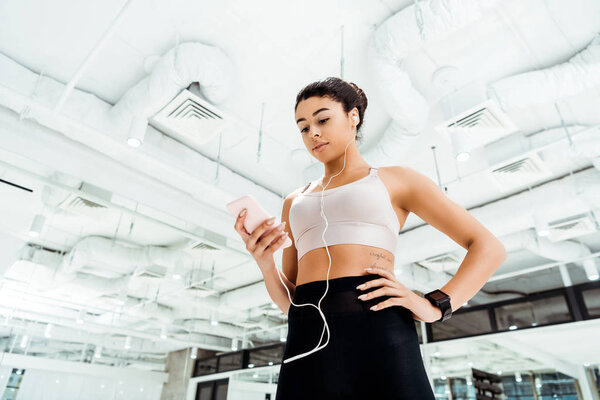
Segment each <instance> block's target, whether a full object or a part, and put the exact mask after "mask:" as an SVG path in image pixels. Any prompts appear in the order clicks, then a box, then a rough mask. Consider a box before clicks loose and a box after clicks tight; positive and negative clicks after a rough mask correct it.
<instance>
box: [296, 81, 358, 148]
mask: <svg viewBox="0 0 600 400" xmlns="http://www.w3.org/2000/svg"><path fill="white" fill-rule="evenodd" d="M313 96H319V97H329V98H331V99H332V100H335V101H337V102H339V103H341V104H342V107H343V108H344V111H345V112H346V113H348V112H350V110H352V109H353V108H354V107H356V108H357V110H358V116H359V122H358V125H356V141H358V142H360V141H361V140H362V139H363V137H362V135H360V134H359V130H360V128H361V126H362V125H363V122H364V121H365V110H366V109H367V104H368V101H367V96H366V95H365V92H363V91H362V89H361V88H359V87H358V86H356V85H355V84H354V83H352V82H346V81H345V80H343V79H340V78H336V77H333V76H330V77H327V78H325V79H323V80H320V81H316V82H313V83H311V84H309V85H307V86H306V87H304V88H303V89H302V90H301V91H300V92H299V93H298V95H296V106H295V107H294V111H296V109H297V108H298V103H300V102H301V101H302V100H305V99H308V98H309V97H313Z"/></svg>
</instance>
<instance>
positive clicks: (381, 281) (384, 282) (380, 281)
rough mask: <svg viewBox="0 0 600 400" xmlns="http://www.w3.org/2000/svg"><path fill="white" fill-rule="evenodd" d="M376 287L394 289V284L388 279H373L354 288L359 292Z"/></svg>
mask: <svg viewBox="0 0 600 400" xmlns="http://www.w3.org/2000/svg"><path fill="white" fill-rule="evenodd" d="M376 286H389V287H396V282H393V281H390V280H389V279H388V278H379V279H373V280H372V281H367V282H365V283H363V284H362V285H358V286H357V287H356V288H357V289H359V290H365V289H369V288H372V287H376Z"/></svg>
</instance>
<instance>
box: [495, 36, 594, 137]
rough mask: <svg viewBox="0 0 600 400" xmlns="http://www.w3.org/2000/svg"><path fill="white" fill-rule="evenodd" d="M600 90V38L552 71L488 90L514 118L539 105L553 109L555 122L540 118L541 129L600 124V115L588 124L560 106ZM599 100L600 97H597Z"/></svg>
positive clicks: (508, 80) (506, 81)
mask: <svg viewBox="0 0 600 400" xmlns="http://www.w3.org/2000/svg"><path fill="white" fill-rule="evenodd" d="M593 88H597V89H598V88H600V34H599V33H596V35H595V36H594V37H593V38H592V40H591V42H590V43H589V45H588V46H587V47H586V48H585V49H583V50H582V51H581V52H579V53H578V54H576V55H575V56H573V57H571V58H570V59H569V60H568V61H567V62H564V63H562V64H559V65H554V66H552V67H549V68H545V69H541V70H537V71H529V72H525V73H522V74H517V75H513V76H510V77H508V78H504V79H500V80H499V81H496V82H494V83H491V84H490V85H489V86H488V95H489V96H490V97H492V98H495V99H496V100H497V102H498V103H499V104H500V106H501V107H502V109H503V110H504V111H505V112H506V113H507V114H508V115H509V116H510V115H511V113H512V112H514V111H518V110H522V109H524V108H531V107H534V106H539V105H547V106H549V107H551V109H552V111H554V112H553V113H552V119H543V117H544V115H545V114H542V113H537V114H536V123H537V124H538V126H539V127H546V128H547V127H551V126H560V125H561V124H562V125H573V124H582V125H588V124H598V123H600V113H592V115H586V118H585V120H584V121H582V120H580V119H579V118H578V116H577V115H576V114H574V113H572V111H571V110H570V109H569V107H565V106H563V107H560V104H559V102H560V101H561V100H563V99H565V98H567V97H569V96H574V95H578V94H580V93H583V92H584V91H586V90H589V89H593ZM598 90H600V89H598ZM596 97H597V96H596Z"/></svg>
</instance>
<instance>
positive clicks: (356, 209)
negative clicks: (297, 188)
mask: <svg viewBox="0 0 600 400" xmlns="http://www.w3.org/2000/svg"><path fill="white" fill-rule="evenodd" d="M309 186H310V182H309V183H308V184H307V185H306V187H305V188H304V189H303V190H302V192H301V193H299V194H298V196H296V198H294V201H293V202H292V205H291V207H290V212H289V223H290V229H291V231H292V236H293V238H294V243H295V246H296V249H297V250H298V261H299V260H300V259H301V258H302V256H303V255H304V254H306V253H307V252H309V251H310V250H313V249H316V248H319V247H325V243H323V239H322V237H321V236H322V235H323V231H324V230H325V220H324V218H323V217H321V191H317V192H313V193H304V192H305V191H306V189H308V187H309ZM322 195H323V213H324V214H325V216H326V218H327V221H328V226H327V231H326V232H325V241H326V242H327V246H331V245H334V244H363V245H367V246H374V247H379V248H383V249H386V250H389V251H390V252H392V253H394V252H395V250H396V243H397V241H398V234H399V231H400V222H399V221H398V217H397V215H396V212H395V211H394V208H393V207H392V203H391V201H390V196H389V193H388V190H387V188H386V186H385V185H384V184H383V182H382V181H381V179H380V178H379V176H378V175H377V168H373V167H371V169H370V170H369V175H367V176H365V177H364V178H361V179H358V180H356V181H353V182H350V183H347V184H345V185H341V186H337V187H334V188H331V189H325V191H323V193H322Z"/></svg>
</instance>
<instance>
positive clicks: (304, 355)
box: [277, 115, 357, 363]
mask: <svg viewBox="0 0 600 400" xmlns="http://www.w3.org/2000/svg"><path fill="white" fill-rule="evenodd" d="M352 119H353V120H354V122H356V120H357V116H356V115H354V116H353V117H352ZM352 140H354V138H352V139H351V140H350V141H349V142H348V144H347V145H346V149H345V150H344V166H343V167H342V170H341V171H340V172H338V173H337V174H335V175H334V176H332V177H331V178H329V182H327V185H325V187H323V190H322V191H321V216H322V217H323V218H324V219H325V229H324V230H323V234H322V235H321V239H323V243H325V250H327V256H328V257H329V268H328V269H327V280H326V286H325V293H323V296H322V297H321V298H320V299H319V303H318V305H317V306H315V305H314V304H312V303H304V304H295V303H294V301H293V300H292V297H291V295H290V291H289V289H288V287H287V285H286V284H285V283H284V282H283V279H281V275H280V274H279V273H278V274H277V276H278V277H279V280H280V281H281V284H282V285H283V287H284V288H285V290H286V292H287V294H288V298H289V299H290V303H291V305H290V308H291V306H292V305H294V306H296V307H305V306H313V307H315V308H316V309H317V310H318V311H319V314H321V318H323V322H324V323H325V326H324V327H323V332H321V338H320V339H319V343H321V341H322V340H323V334H325V330H327V341H325V344H323V345H320V344H318V345H317V347H315V348H314V349H312V350H310V351H307V352H305V353H301V354H298V355H295V356H293V357H289V358H286V359H285V360H283V363H288V362H291V361H294V360H297V359H299V358H302V357H306V356H307V355H309V354H312V353H314V352H316V351H319V350H321V349H322V348H324V347H325V346H327V344H328V343H329V337H330V333H329V325H328V324H327V320H326V319H325V315H324V314H323V311H322V310H321V301H322V300H323V299H324V298H325V295H326V294H327V291H328V290H329V271H330V270H331V254H329V247H328V246H327V242H326V241H325V232H326V231H327V227H328V226H329V221H327V217H326V216H325V213H324V212H323V192H324V191H325V188H326V187H327V186H329V183H330V182H331V180H332V179H333V178H335V177H336V176H338V175H339V174H341V173H342V171H343V170H344V168H346V150H348V146H349V145H350V143H352ZM321 186H323V185H321ZM282 273H283V271H282Z"/></svg>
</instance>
